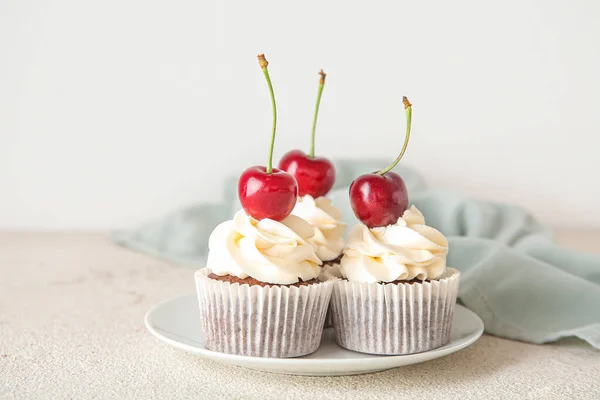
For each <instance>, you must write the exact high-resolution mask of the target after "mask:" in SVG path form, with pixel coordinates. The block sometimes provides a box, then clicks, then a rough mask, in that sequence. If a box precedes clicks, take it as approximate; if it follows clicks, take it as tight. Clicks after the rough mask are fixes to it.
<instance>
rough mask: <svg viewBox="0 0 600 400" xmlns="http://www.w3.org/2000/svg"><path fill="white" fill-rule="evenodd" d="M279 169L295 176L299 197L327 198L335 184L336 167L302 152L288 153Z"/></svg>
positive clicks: (280, 163)
mask: <svg viewBox="0 0 600 400" xmlns="http://www.w3.org/2000/svg"><path fill="white" fill-rule="evenodd" d="M279 168H280V169H282V170H284V171H287V172H289V173H290V174H292V175H294V177H295V178H296V181H297V182H298V195H299V196H304V195H305V194H310V195H311V196H312V197H314V198H315V199H316V198H317V197H321V196H325V195H326V194H327V193H329V191H330V190H331V188H332V187H333V183H334V182H335V167H334V166H333V163H332V162H331V161H329V160H328V159H326V158H323V157H314V158H313V157H310V156H309V155H308V154H305V153H304V152H302V151H300V150H292V151H289V152H287V153H286V154H285V155H284V156H283V158H282V159H281V161H279Z"/></svg>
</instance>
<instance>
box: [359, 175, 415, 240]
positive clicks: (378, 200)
mask: <svg viewBox="0 0 600 400" xmlns="http://www.w3.org/2000/svg"><path fill="white" fill-rule="evenodd" d="M350 204H351V205H352V210H353V211H354V215H356V218H358V219H359V220H360V221H361V222H362V223H363V224H365V225H366V226H368V227H369V228H375V227H378V226H387V225H391V224H395V223H396V222H397V221H398V218H400V217H401V216H402V214H404V211H405V210H406V209H407V208H408V192H407V190H406V185H405V184H404V181H403V180H402V178H401V177H400V175H398V174H396V173H394V172H387V173H385V174H384V175H378V174H365V175H361V176H359V177H358V178H356V179H355V180H354V181H352V184H351V185H350Z"/></svg>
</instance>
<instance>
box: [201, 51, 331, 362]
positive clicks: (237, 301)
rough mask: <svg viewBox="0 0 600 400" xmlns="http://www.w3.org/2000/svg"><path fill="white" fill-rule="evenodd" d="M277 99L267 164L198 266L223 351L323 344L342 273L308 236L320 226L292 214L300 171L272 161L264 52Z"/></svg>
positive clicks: (246, 186)
mask: <svg viewBox="0 0 600 400" xmlns="http://www.w3.org/2000/svg"><path fill="white" fill-rule="evenodd" d="M258 59H259V64H260V66H261V68H262V70H263V72H264V75H265V78H266V80H267V84H268V87H269V92H270V94H271V101H272V106H273V130H272V133H271V148H270V152H269V160H268V163H267V166H266V167H260V166H258V167H251V168H248V169H247V170H245V171H244V172H243V173H242V175H241V176H240V179H239V182H238V195H239V198H240V202H241V204H242V207H243V210H240V211H238V212H237V213H236V214H235V216H234V218H233V220H231V221H226V222H223V223H221V224H220V225H219V226H217V227H216V228H215V230H214V231H213V232H212V234H211V236H210V239H209V254H208V260H207V267H206V268H203V269H201V270H199V271H196V274H195V279H196V288H197V292H198V302H199V306H200V317H201V322H202V330H203V332H204V344H205V346H206V348H207V349H210V350H213V351H218V352H222V353H229V354H238V355H246V356H256V357H297V356H302V355H306V354H310V353H312V352H314V351H315V350H316V349H317V348H318V347H319V344H320V341H321V334H322V331H323V324H324V321H325V313H326V311H327V307H328V304H329V301H330V298H331V293H332V290H333V285H334V283H335V280H334V279H329V280H327V281H320V280H318V279H317V278H318V277H319V274H320V272H321V267H320V265H321V260H320V259H319V257H318V256H317V249H316V247H315V246H314V245H313V244H311V243H309V242H308V240H309V239H310V238H312V236H313V235H314V233H313V228H312V227H311V225H309V224H308V223H307V222H306V221H304V220H303V219H302V218H300V217H297V216H295V215H290V213H291V211H292V209H293V207H294V205H295V204H296V199H297V192H298V188H297V183H296V180H295V179H294V177H293V176H292V175H290V174H289V173H287V172H285V171H281V170H278V169H276V168H272V155H273V144H274V139H275V129H276V123H275V122H276V106H275V97H274V94H273V88H272V85H271V80H270V77H269V73H268V70H267V66H268V63H267V60H266V59H265V58H264V55H259V57H258Z"/></svg>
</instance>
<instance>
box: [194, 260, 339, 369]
mask: <svg viewBox="0 0 600 400" xmlns="http://www.w3.org/2000/svg"><path fill="white" fill-rule="evenodd" d="M210 273H211V271H210V269H208V268H203V269H201V270H199V271H196V289H197V291H198V302H199V305H200V318H201V321H202V330H203V332H204V345H205V346H206V348H207V349H209V350H213V351H218V352H221V353H228V354H238V355H246V356H253V357H278V358H281V357H297V356H303V355H306V354H310V353H313V352H314V351H316V350H317V348H318V347H319V344H320V342H321V335H322V333H323V323H324V321H325V313H326V311H327V306H328V304H329V301H330V298H331V293H332V291H333V285H334V283H335V282H336V280H335V279H331V280H328V281H326V282H321V283H318V284H313V285H307V286H300V287H295V286H265V287H261V286H258V285H252V286H249V285H247V284H244V285H240V284H238V283H234V284H231V283H229V282H223V281H218V280H214V279H210V278H208V275H209V274H210Z"/></svg>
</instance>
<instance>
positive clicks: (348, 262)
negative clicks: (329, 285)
mask: <svg viewBox="0 0 600 400" xmlns="http://www.w3.org/2000/svg"><path fill="white" fill-rule="evenodd" d="M447 255H448V240H447V239H446V237H445V236H444V235H443V234H442V233H440V232H439V231H438V230H436V229H434V228H431V227H429V226H426V225H425V218H424V217H423V214H421V212H420V211H419V210H417V208H416V207H415V206H412V207H411V208H410V209H408V210H406V211H405V212H404V214H403V215H402V217H400V218H399V219H398V221H397V222H396V223H395V224H393V225H388V226H384V227H378V228H371V229H369V228H368V227H367V226H365V225H364V224H362V223H359V224H358V225H356V226H355V227H353V228H352V229H351V230H350V232H349V233H348V238H347V245H346V249H345V250H344V257H343V258H342V262H341V265H340V270H341V273H342V275H343V276H344V277H345V278H347V279H348V280H349V281H354V282H392V281H396V280H411V279H419V280H425V279H439V278H440V277H441V276H442V275H443V274H444V271H445V269H446V256H447Z"/></svg>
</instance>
